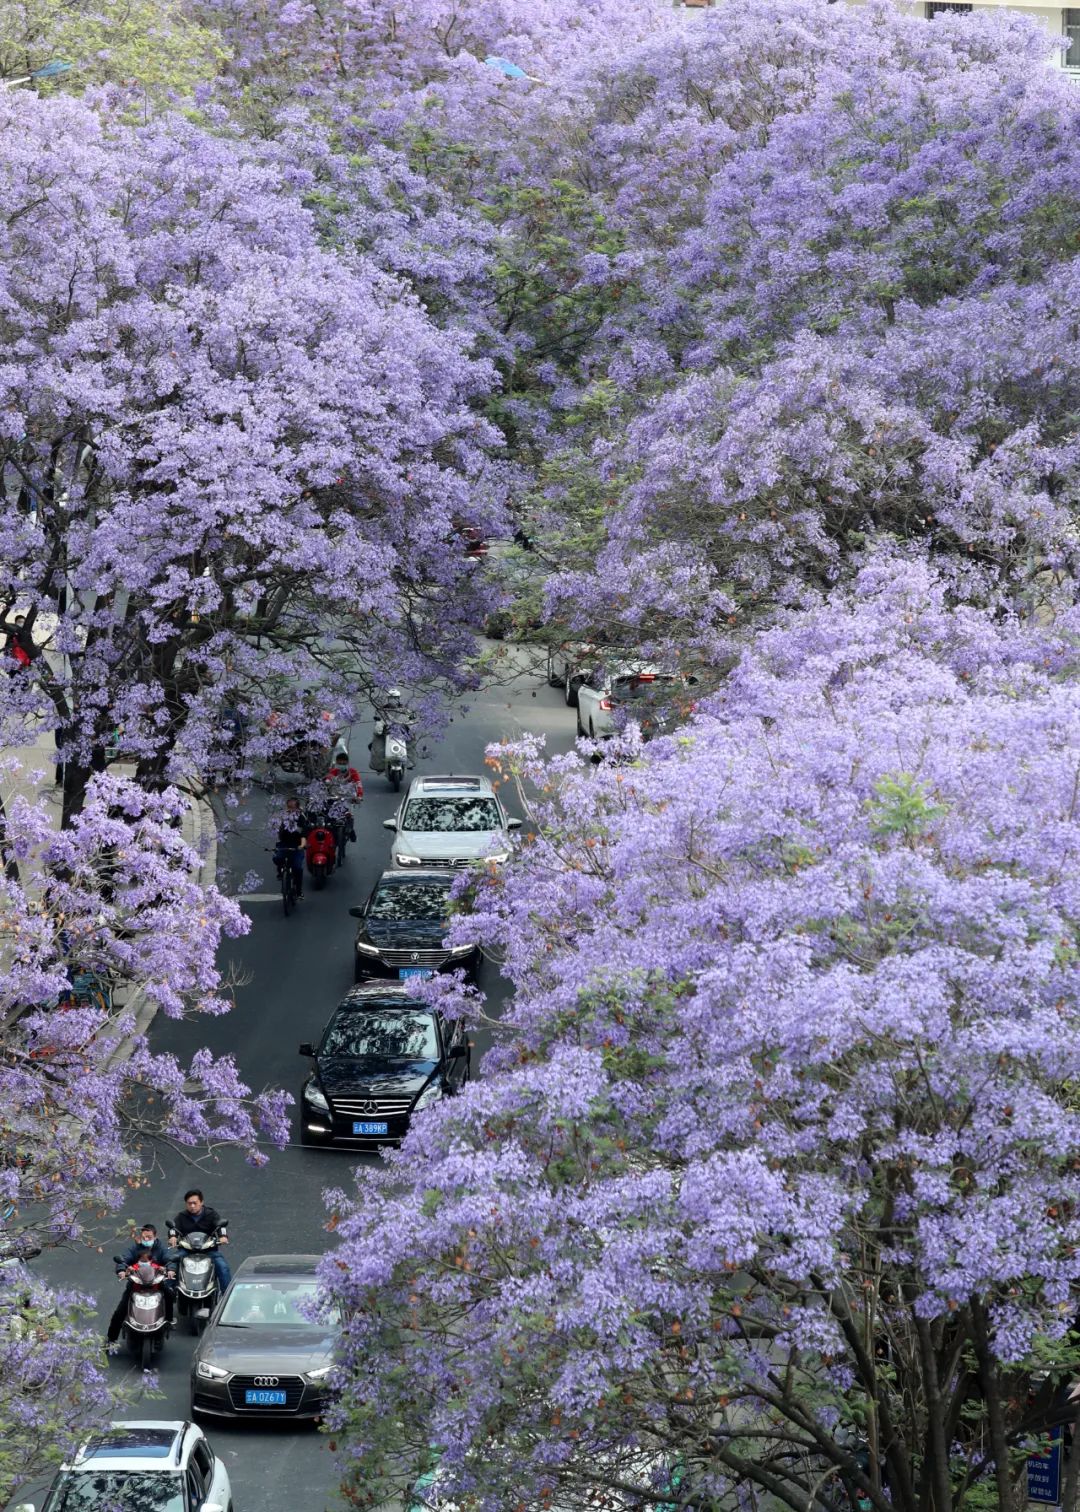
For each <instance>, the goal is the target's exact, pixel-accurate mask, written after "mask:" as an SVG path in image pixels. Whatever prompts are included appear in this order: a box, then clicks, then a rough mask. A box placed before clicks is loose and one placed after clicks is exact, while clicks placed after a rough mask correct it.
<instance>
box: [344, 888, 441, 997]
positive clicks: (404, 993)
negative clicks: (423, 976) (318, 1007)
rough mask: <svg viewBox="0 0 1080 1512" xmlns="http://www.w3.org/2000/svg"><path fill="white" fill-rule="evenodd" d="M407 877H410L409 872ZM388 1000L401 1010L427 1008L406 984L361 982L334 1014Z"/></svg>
mask: <svg viewBox="0 0 1080 1512" xmlns="http://www.w3.org/2000/svg"><path fill="white" fill-rule="evenodd" d="M409 876H412V873H411V872H410V873H409ZM388 998H390V999H393V1001H394V1003H395V1005H400V1006H401V1007H402V1008H426V1007H427V1006H428V1005H427V1003H424V1002H421V1000H420V999H419V998H418V997H417V996H416V989H415V987H413V988H410V987H409V985H408V983H406V982H361V983H359V985H358V986H356V987H350V988H349V990H348V992H347V993H346V994H345V996H344V997H343V998H342V999H341V1002H340V1003H339V1004H338V1005H337V1008H335V1009H334V1012H335V1013H337V1012H339V1010H341V1009H342V1008H345V1009H348V1008H362V1007H363V1006H364V1004H365V1002H371V1001H374V1002H385V1001H386V1000H387V999H388Z"/></svg>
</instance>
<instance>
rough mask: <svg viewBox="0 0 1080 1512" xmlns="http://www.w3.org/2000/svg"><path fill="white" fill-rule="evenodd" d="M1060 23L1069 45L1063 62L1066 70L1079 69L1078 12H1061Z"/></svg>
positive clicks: (1079, 22) (1079, 32)
mask: <svg viewBox="0 0 1080 1512" xmlns="http://www.w3.org/2000/svg"><path fill="white" fill-rule="evenodd" d="M1061 23H1062V27H1063V29H1064V32H1065V40H1066V42H1067V43H1068V44H1069V46H1068V48H1067V49H1066V52H1065V57H1064V59H1063V62H1064V64H1065V67H1066V68H1080V10H1063V11H1062V13H1061Z"/></svg>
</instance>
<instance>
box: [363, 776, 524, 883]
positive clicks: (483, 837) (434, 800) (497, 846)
mask: <svg viewBox="0 0 1080 1512" xmlns="http://www.w3.org/2000/svg"><path fill="white" fill-rule="evenodd" d="M383 828H384V829H388V830H392V831H393V832H394V841H393V846H392V849H391V857H392V860H391V865H392V866H393V867H394V868H395V870H399V869H403V868H405V867H419V866H426V867H433V866H439V867H441V866H471V865H472V864H473V863H474V862H476V861H495V862H499V861H505V860H506V859H507V858H508V857H509V855H510V834H509V832H510V830H516V829H520V828H521V820H520V819H510V818H508V817H507V814H506V810H505V809H504V808H503V806H502V804H501V803H500V802H499V799H498V797H497V796H496V793H495V789H494V788H493V787H492V785H491V783H490V781H489V780H488V778H487V777H416V778H414V780H413V781H412V783H411V784H410V786H409V791H408V793H407V794H406V795H405V799H404V802H403V803H402V804H401V806H400V807H399V809H398V811H397V814H396V816H395V817H394V818H393V819H384V820H383Z"/></svg>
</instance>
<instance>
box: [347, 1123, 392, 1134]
mask: <svg viewBox="0 0 1080 1512" xmlns="http://www.w3.org/2000/svg"><path fill="white" fill-rule="evenodd" d="M387 1127H388V1125H387V1123H386V1121H385V1120H383V1122H382V1123H354V1124H353V1126H352V1131H353V1133H354V1134H385V1133H386V1130H387Z"/></svg>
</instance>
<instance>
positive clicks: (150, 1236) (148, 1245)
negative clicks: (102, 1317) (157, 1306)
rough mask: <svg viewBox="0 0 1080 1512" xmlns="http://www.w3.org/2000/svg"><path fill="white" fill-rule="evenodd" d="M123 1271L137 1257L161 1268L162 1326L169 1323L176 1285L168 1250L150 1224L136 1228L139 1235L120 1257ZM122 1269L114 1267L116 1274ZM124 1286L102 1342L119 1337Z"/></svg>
mask: <svg viewBox="0 0 1080 1512" xmlns="http://www.w3.org/2000/svg"><path fill="white" fill-rule="evenodd" d="M120 1259H121V1261H122V1262H123V1265H124V1268H125V1270H126V1269H127V1267H128V1266H129V1265H137V1264H138V1262H139V1261H140V1260H149V1261H150V1262H151V1263H152V1264H153V1265H160V1266H161V1267H162V1268H163V1269H164V1271H165V1277H166V1279H165V1285H164V1286H163V1287H162V1291H163V1293H164V1296H165V1326H166V1327H167V1328H171V1327H172V1326H173V1292H174V1290H175V1287H176V1272H175V1271H174V1270H173V1269H172V1262H171V1261H170V1259H169V1252H168V1250H167V1249H166V1248H165V1246H164V1245H163V1244H162V1242H161V1240H160V1239H159V1238H158V1232H157V1229H156V1228H155V1227H154V1225H153V1224H152V1223H144V1224H143V1226H142V1228H141V1229H140V1230H139V1237H138V1238H137V1239H136V1240H134V1241H133V1242H132V1243H131V1244H129V1245H128V1247H127V1249H126V1250H125V1251H124V1252H123V1254H122V1255H121V1256H120ZM122 1274H123V1272H122V1271H120V1270H119V1269H118V1270H117V1275H122ZM127 1303H128V1288H127V1287H126V1286H125V1287H124V1290H123V1291H122V1292H121V1293H120V1301H119V1302H118V1303H117V1304H116V1311H115V1312H114V1313H113V1315H112V1317H111V1318H110V1319H109V1331H108V1333H107V1334H106V1336H105V1338H106V1342H107V1343H109V1344H115V1343H116V1341H117V1340H118V1339H119V1337H120V1330H121V1329H122V1328H123V1326H124V1319H125V1318H126V1317H127Z"/></svg>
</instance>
